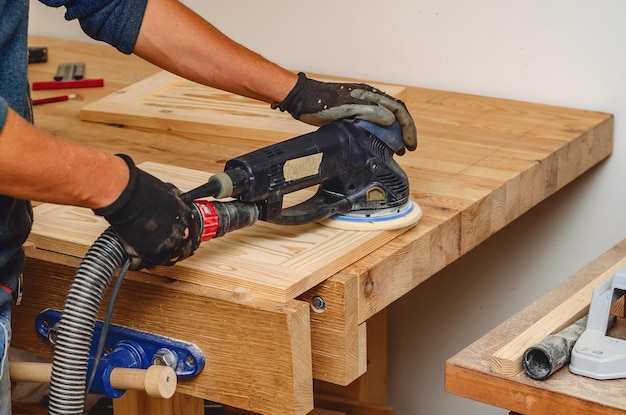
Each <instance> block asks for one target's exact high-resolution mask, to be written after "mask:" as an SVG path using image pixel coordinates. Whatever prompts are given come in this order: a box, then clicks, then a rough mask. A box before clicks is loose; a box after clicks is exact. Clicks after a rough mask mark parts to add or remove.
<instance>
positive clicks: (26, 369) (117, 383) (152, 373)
mask: <svg viewBox="0 0 626 415" xmlns="http://www.w3.org/2000/svg"><path fill="white" fill-rule="evenodd" d="M9 372H10V374H11V381H13V382H34V383H50V376H51V375H52V363H41V362H17V361H13V362H9ZM110 383H111V386H113V387H114V388H115V389H120V390H128V389H131V390H141V391H145V392H146V393H147V394H148V395H149V396H151V397H153V398H165V399H167V398H171V397H172V396H174V393H175V392H176V386H177V378H176V372H175V371H174V369H172V368H171V367H169V366H160V365H152V366H150V367H149V368H148V369H129V368H121V367H120V368H115V369H113V370H112V371H111V378H110Z"/></svg>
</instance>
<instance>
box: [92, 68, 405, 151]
mask: <svg viewBox="0 0 626 415" xmlns="http://www.w3.org/2000/svg"><path fill="white" fill-rule="evenodd" d="M318 79H320V80H327V81H337V79H331V78H328V77H322V78H318ZM373 86H376V87H378V88H380V89H382V90H384V91H386V92H388V93H389V94H392V95H393V96H396V97H398V98H400V97H401V94H402V92H403V91H404V89H405V88H404V87H402V86H397V85H387V84H380V83H378V84H376V83H374V84H373ZM80 117H81V119H83V120H86V121H97V122H103V123H108V124H119V125H128V126H135V127H146V128H151V129H160V130H166V131H179V132H190V133H207V132H211V133H212V134H216V135H220V136H226V137H238V138H242V137H243V138H250V139H268V138H269V139H273V140H276V139H286V138H292V137H295V136H297V135H301V134H304V133H308V132H311V131H313V130H314V129H315V128H316V127H313V126H310V125H307V124H303V123H300V122H296V121H295V120H294V119H293V118H292V117H291V116H290V115H289V114H288V113H283V112H280V111H278V110H276V111H271V110H270V108H269V105H268V104H266V103H264V102H260V101H256V100H253V99H250V98H245V97H241V96H239V95H235V94H231V93H229V92H224V91H221V90H219V89H215V88H210V87H207V86H204V85H200V84H197V83H195V82H191V81H188V80H185V79H183V78H180V77H178V76H176V75H173V74H171V73H169V72H165V71H162V72H159V73H157V74H155V75H152V76H150V77H148V78H146V79H144V80H142V81H139V82H137V83H134V84H132V85H130V86H128V87H126V88H124V89H122V90H120V91H117V92H115V93H114V94H111V95H109V96H107V97H105V98H102V99H100V100H98V101H95V102H93V103H91V104H88V105H86V106H84V107H83V108H81V110H80Z"/></svg>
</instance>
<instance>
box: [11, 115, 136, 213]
mask: <svg viewBox="0 0 626 415" xmlns="http://www.w3.org/2000/svg"><path fill="white" fill-rule="evenodd" d="M127 183H128V168H127V167H126V164H125V163H124V162H123V161H122V160H121V159H120V158H119V157H115V156H113V155H109V154H106V153H103V152H100V151H98V150H95V149H91V148H89V147H85V146H83V145H79V144H77V143H73V142H71V141H67V140H63V139H61V138H58V137H55V136H52V135H49V134H47V133H45V132H43V131H41V130H39V129H37V128H35V127H34V126H32V125H31V124H30V123H28V122H26V121H25V120H24V119H22V118H21V117H20V116H19V115H17V114H16V113H15V112H13V111H11V110H10V111H9V114H8V116H7V119H6V122H5V124H4V127H3V129H2V131H0V194H4V195H10V196H13V197H17V198H21V199H30V200H38V201H42V202H51V203H59V204H67V205H76V206H83V207H88V208H93V209H95V208H101V207H104V206H108V205H109V204H110V203H112V202H113V201H114V200H115V199H116V198H117V197H118V196H119V195H120V193H121V192H122V190H123V189H124V187H125V186H126V184H127Z"/></svg>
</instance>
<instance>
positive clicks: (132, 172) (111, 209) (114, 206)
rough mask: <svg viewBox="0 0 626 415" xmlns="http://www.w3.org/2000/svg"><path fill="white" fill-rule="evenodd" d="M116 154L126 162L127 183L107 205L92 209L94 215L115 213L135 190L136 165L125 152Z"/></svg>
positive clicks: (105, 215) (106, 215)
mask: <svg viewBox="0 0 626 415" xmlns="http://www.w3.org/2000/svg"><path fill="white" fill-rule="evenodd" d="M116 156H118V157H119V158H121V159H122V160H124V161H125V162H126V165H127V166H128V170H129V179H128V184H127V185H126V187H125V188H124V190H123V191H122V194H120V196H119V197H118V198H117V199H116V200H115V201H114V202H113V203H111V204H110V205H109V206H106V207H103V208H99V209H94V210H93V212H94V213H95V214H96V215H98V216H104V217H107V218H109V217H111V216H112V215H115V213H117V212H118V211H120V210H121V209H122V208H123V207H124V206H126V204H127V203H128V202H129V201H130V199H131V198H132V196H133V193H134V191H135V187H136V184H137V176H138V174H137V166H135V163H134V162H133V160H132V159H131V158H130V156H128V155H126V154H116Z"/></svg>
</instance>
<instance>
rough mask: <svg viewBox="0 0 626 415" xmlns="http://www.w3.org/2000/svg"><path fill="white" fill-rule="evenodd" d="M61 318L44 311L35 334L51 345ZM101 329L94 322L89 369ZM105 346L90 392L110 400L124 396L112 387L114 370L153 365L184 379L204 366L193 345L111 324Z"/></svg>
mask: <svg viewBox="0 0 626 415" xmlns="http://www.w3.org/2000/svg"><path fill="white" fill-rule="evenodd" d="M61 315H62V313H61V311H59V310H54V309H47V310H44V311H42V312H41V313H39V315H38V316H37V318H36V321H35V325H36V328H37V331H38V332H39V334H40V335H41V336H42V337H43V338H45V339H48V341H49V342H50V343H51V344H54V343H55V336H56V333H57V324H58V323H59V321H60V320H61ZM102 326H103V322H102V321H96V323H95V328H94V332H93V338H92V341H91V347H90V351H89V353H90V366H91V364H92V362H93V360H94V357H95V353H96V349H97V346H98V343H99V341H100V337H101V334H102ZM104 344H105V347H104V350H103V355H102V356H101V357H100V363H99V364H98V367H97V368H96V375H95V377H94V382H93V384H92V387H91V389H90V392H91V393H100V394H106V395H107V396H109V397H111V398H118V397H120V396H122V395H123V393H124V392H125V391H123V390H118V389H115V388H114V387H113V386H112V385H111V382H110V378H111V376H110V375H111V372H112V371H113V369H116V368H129V369H130V368H134V369H148V368H149V367H150V366H152V365H165V366H169V367H171V368H172V369H173V370H174V372H175V373H176V376H177V377H181V378H185V377H192V376H195V375H197V374H198V373H200V372H201V371H202V369H203V368H204V364H205V359H204V354H203V353H202V350H200V348H199V347H198V346H196V345H195V344H192V343H187V342H183V341H180V340H176V339H172V338H169V337H164V336H159V335H156V334H153V333H148V332H144V331H140V330H134V329H131V328H128V327H123V326H118V325H114V324H111V325H109V329H108V333H107V336H106V339H105V343H104ZM91 370H92V368H91V367H90V368H89V371H91Z"/></svg>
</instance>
